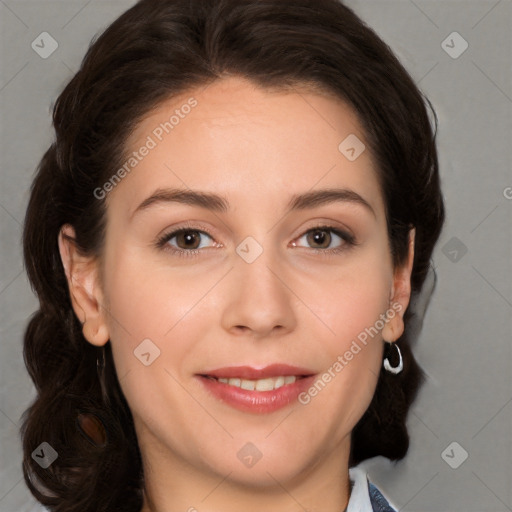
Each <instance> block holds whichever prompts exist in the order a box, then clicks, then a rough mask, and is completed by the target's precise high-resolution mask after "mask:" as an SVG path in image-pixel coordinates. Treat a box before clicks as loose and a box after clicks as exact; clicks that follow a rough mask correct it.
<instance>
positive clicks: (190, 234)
mask: <svg viewBox="0 0 512 512" xmlns="http://www.w3.org/2000/svg"><path fill="white" fill-rule="evenodd" d="M200 243H201V235H200V233H199V231H182V232H181V233H178V234H177V235H176V245H177V246H178V247H179V248H180V249H197V248H198V247H199V244H200Z"/></svg>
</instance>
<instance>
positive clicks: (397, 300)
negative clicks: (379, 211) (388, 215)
mask: <svg viewBox="0 0 512 512" xmlns="http://www.w3.org/2000/svg"><path fill="white" fill-rule="evenodd" d="M415 235H416V229H415V228H411V230H410V231H409V249H408V255H407V260H406V261H405V262H404V264H403V265H401V266H400V267H398V268H396V269H395V272H394V275H393V286H392V287H391V292H390V297H389V307H390V309H391V310H393V311H395V312H396V314H395V315H394V316H393V317H391V316H389V318H388V321H387V322H386V325H385V326H384V328H383V329H382V338H383V339H384V340H385V341H388V342H393V341H396V340H397V339H398V338H400V336H402V334H403V332H404V328H405V326H404V314H405V310H406V309H407V306H408V305H409V300H410V298H411V273H412V266H413V262H414V239H415Z"/></svg>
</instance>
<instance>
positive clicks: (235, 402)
mask: <svg viewBox="0 0 512 512" xmlns="http://www.w3.org/2000/svg"><path fill="white" fill-rule="evenodd" d="M314 376H315V374H314V373H313V372H312V371H311V370H308V369H305V368H299V367H296V366H290V365H285V364H272V365H269V366H266V367H264V368H259V369H258V368H253V367H250V366H236V367H235V366H232V367H226V368H218V369H215V370H211V371H208V372H206V373H203V374H198V375H197V377H198V378H199V379H200V381H201V382H202V383H203V385H204V386H205V387H206V389H207V390H208V391H209V392H210V393H211V394H213V395H214V396H215V397H216V398H218V399H220V400H221V401H223V402H225V403H227V404H228V405H230V406H232V407H235V408H237V409H239V410H242V411H246V412H253V413H267V412H272V411H275V410H277V409H280V408H282V407H285V406H287V405H289V404H291V403H292V402H294V400H296V398H297V396H298V395H299V393H300V392H301V391H302V390H303V389H306V388H307V387H308V386H309V385H311V382H312V380H313V378H314Z"/></svg>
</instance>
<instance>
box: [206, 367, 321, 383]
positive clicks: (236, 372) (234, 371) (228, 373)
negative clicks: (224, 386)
mask: <svg viewBox="0 0 512 512" xmlns="http://www.w3.org/2000/svg"><path fill="white" fill-rule="evenodd" d="M314 373H315V372H312V371H311V370H308V369H306V368H299V367H298V366H290V365H288V364H280V363H277V364H271V365H268V366H265V367H263V368H253V367H252V366H228V367H225V368H216V369H215V370H210V371H207V372H205V373H201V374H200V375H204V376H207V377H215V378H216V379H231V378H237V377H238V378H240V379H249V380H258V379H265V378H267V377H280V376H283V377H286V376H288V375H295V376H296V377H304V376H309V375H314Z"/></svg>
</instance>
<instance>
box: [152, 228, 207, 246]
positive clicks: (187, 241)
mask: <svg viewBox="0 0 512 512" xmlns="http://www.w3.org/2000/svg"><path fill="white" fill-rule="evenodd" d="M212 242H213V238H212V237H211V236H210V235H209V234H208V233H206V232H205V231H201V230H199V229H178V230H176V231H173V232H172V233H169V234H167V235H164V236H163V237H162V238H161V239H160V240H158V242H157V246H158V247H161V248H163V247H167V248H168V249H170V250H174V251H176V252H180V251H181V252H194V251H196V250H198V249H203V248H205V247H211V246H212V245H213V244H212Z"/></svg>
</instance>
